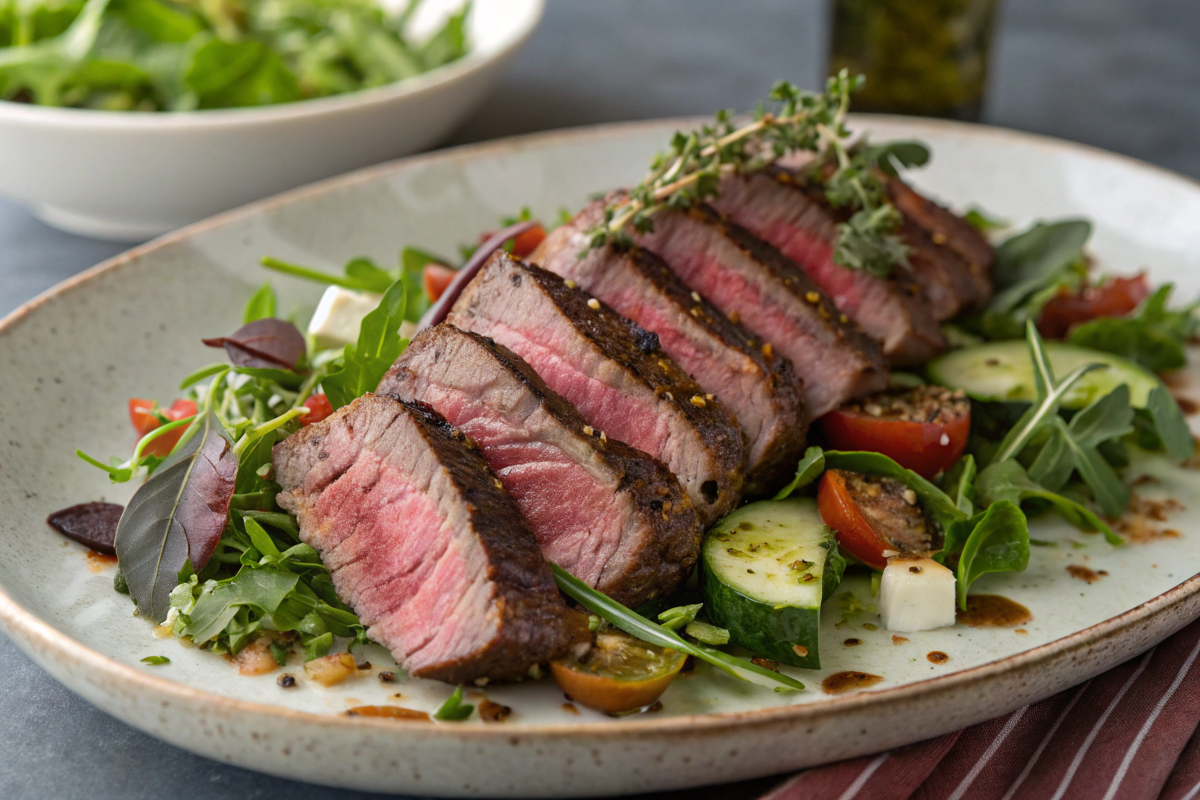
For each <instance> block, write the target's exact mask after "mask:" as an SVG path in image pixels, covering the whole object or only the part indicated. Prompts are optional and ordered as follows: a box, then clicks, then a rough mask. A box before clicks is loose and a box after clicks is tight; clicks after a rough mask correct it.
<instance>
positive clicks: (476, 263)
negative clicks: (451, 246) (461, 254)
mask: <svg viewBox="0 0 1200 800" xmlns="http://www.w3.org/2000/svg"><path fill="white" fill-rule="evenodd" d="M539 224H541V223H539V222H538V221H537V220H532V219H531V220H526V221H525V222H518V223H517V224H516V225H510V226H509V227H507V228H505V229H504V230H502V231H497V232H496V233H494V234H492V236H491V238H490V239H488V240H487V241H486V242H484V243H483V244H481V245H479V248H478V249H477V250H476V251H475V252H474V253H472V254H471V257H470V258H469V259H468V260H467V263H466V264H463V267H462V269H460V270H459V271H458V274H457V275H455V276H454V280H452V281H450V285H449V286H447V287H446V291H444V292H442V296H441V297H439V298H438V299H437V301H436V302H435V303H434V304H433V305H431V306H430V307H429V310H428V311H426V312H425V314H424V315H423V316H422V317H421V321H420V322H418V323H417V330H418V331H423V330H425V329H426V328H430V327H433V326H434V325H437V324H438V323H439V322H441V321H442V320H444V319H445V318H446V316H447V315H448V314H449V313H450V307H451V306H453V305H454V301H456V300H458V296H459V295H460V294H462V290H463V288H464V287H465V286H466V285H467V284H468V283H470V282H471V279H472V278H474V277H475V276H476V275H477V274H479V270H480V269H481V268H482V267H483V265H484V264H486V263H487V260H488V258H490V257H491V255H492V253H494V252H496V251H497V250H499V249H500V248H501V247H503V246H504V243H505V242H507V241H508V240H509V239H513V238H515V237H517V236H520V235H521V234H522V233H524V232H525V231H527V230H529V229H530V228H534V227H536V226H537V225H539Z"/></svg>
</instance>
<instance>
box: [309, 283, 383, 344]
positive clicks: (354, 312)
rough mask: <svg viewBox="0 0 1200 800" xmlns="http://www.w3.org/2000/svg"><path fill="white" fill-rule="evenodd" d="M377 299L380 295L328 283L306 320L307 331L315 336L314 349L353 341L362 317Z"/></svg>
mask: <svg viewBox="0 0 1200 800" xmlns="http://www.w3.org/2000/svg"><path fill="white" fill-rule="evenodd" d="M381 300H383V297H382V296H381V295H377V294H372V293H370V292H355V291H351V290H350V289H343V288H342V287H340V286H330V287H329V288H328V289H326V290H325V294H323V295H321V302H320V303H318V304H317V311H316V313H314V314H313V317H312V320H311V321H310V322H309V323H308V332H309V333H311V334H312V335H313V337H314V338H315V339H316V343H317V348H318V349H321V350H326V349H331V348H334V347H345V346H346V345H348V344H350V343H351V342H357V341H358V328H359V326H360V325H361V324H362V321H363V317H365V316H366V315H367V314H370V313H371V312H372V311H374V310H375V309H376V308H377V307H378V306H379V303H380V301H381Z"/></svg>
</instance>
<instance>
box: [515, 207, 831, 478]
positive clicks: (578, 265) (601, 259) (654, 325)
mask: <svg viewBox="0 0 1200 800" xmlns="http://www.w3.org/2000/svg"><path fill="white" fill-rule="evenodd" d="M603 218H604V201H603V200H600V201H596V202H595V203H593V204H592V205H591V206H589V207H588V208H587V209H585V210H584V211H583V212H582V213H581V214H579V215H578V216H577V217H575V219H574V220H572V221H571V222H569V223H567V224H565V225H562V226H560V227H559V228H557V229H556V230H555V231H554V232H553V233H551V234H550V236H549V237H547V238H546V239H545V240H544V241H543V242H542V243H541V245H540V246H539V247H538V249H537V250H536V251H534V253H533V255H532V256H530V260H531V261H534V262H536V263H538V264H540V265H541V266H543V267H545V268H546V269H548V270H550V271H551V272H555V273H557V274H558V275H560V276H562V277H563V278H566V279H568V280H572V281H574V282H575V283H577V284H578V285H579V286H580V287H582V288H583V289H584V290H585V291H587V292H588V293H590V294H592V295H594V296H596V297H598V298H599V299H600V300H602V301H604V302H605V303H607V304H608V305H610V306H612V307H613V308H614V309H616V310H617V312H618V313H620V314H622V315H624V316H625V317H627V318H629V319H631V320H633V321H634V322H636V323H637V324H638V325H641V326H642V327H643V328H645V329H646V330H648V331H652V332H653V333H656V334H658V341H659V344H661V345H662V348H663V350H665V351H666V352H667V354H668V355H670V356H671V358H673V359H675V361H676V363H678V364H679V366H681V367H683V368H684V369H685V370H687V371H688V373H690V374H691V376H692V377H693V378H695V379H696V382H697V383H698V384H700V387H701V388H702V389H703V390H704V391H705V392H706V393H710V394H713V395H715V396H716V398H717V401H718V402H719V403H720V404H721V405H722V406H724V407H725V409H726V410H728V411H729V412H730V413H731V414H733V416H734V417H736V418H737V422H738V425H739V426H740V427H741V429H742V433H743V434H744V436H745V441H746V490H747V492H748V493H751V494H763V493H766V492H769V491H772V490H775V489H778V488H779V486H781V485H782V483H783V482H784V481H786V480H787V479H788V478H790V477H791V475H792V472H793V471H794V468H795V465H796V461H797V460H798V459H799V458H800V456H801V454H802V453H803V452H804V442H805V432H806V430H807V428H808V423H807V419H806V417H805V414H804V402H803V400H802V399H801V387H800V379H799V377H798V376H797V375H796V372H795V370H793V369H792V364H791V362H790V361H788V360H787V359H786V358H784V357H783V356H781V355H779V354H777V353H776V352H775V351H774V348H773V346H772V345H770V344H766V343H765V342H764V340H762V339H759V340H757V341H756V340H755V339H754V336H753V334H751V333H750V331H748V330H746V329H745V328H743V327H742V326H741V325H737V324H735V323H733V322H730V321H729V319H728V318H726V317H725V315H724V314H722V313H721V312H720V311H718V310H717V309H716V308H715V307H714V306H713V305H712V304H711V303H709V302H708V300H706V299H705V298H704V297H701V295H700V294H699V293H698V292H695V291H692V290H691V289H689V288H688V286H687V285H686V284H685V283H684V282H683V281H681V280H680V279H679V278H678V277H676V276H675V273H673V272H672V271H671V268H670V267H669V266H667V265H666V264H665V263H663V260H662V259H661V258H659V257H658V256H656V255H654V254H653V253H651V252H649V251H647V250H645V249H643V248H640V247H634V248H624V247H617V246H611V245H610V246H607V247H602V248H597V249H595V250H591V251H590V252H588V254H587V256H586V257H583V258H580V253H581V252H583V251H584V250H586V249H587V246H588V236H587V231H588V230H590V229H591V228H593V227H595V226H596V225H597V224H598V223H599V222H601V221H602V220H603Z"/></svg>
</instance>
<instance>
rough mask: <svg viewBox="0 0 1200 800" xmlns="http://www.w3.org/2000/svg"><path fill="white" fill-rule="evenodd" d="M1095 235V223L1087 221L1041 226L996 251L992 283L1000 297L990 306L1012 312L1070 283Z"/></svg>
mask: <svg viewBox="0 0 1200 800" xmlns="http://www.w3.org/2000/svg"><path fill="white" fill-rule="evenodd" d="M1091 235H1092V223H1090V222H1088V221H1087V220H1084V219H1071V220H1062V221H1060V222H1053V223H1044V222H1038V223H1036V224H1035V225H1034V226H1033V227H1032V228H1030V229H1029V230H1027V231H1025V232H1023V233H1019V234H1017V235H1016V236H1013V237H1011V238H1009V239H1007V240H1005V241H1004V242H1003V243H1001V244H1000V246H999V247H997V248H996V263H995V266H994V267H993V268H992V280H993V282H994V283H995V285H996V289H997V292H996V295H995V297H994V298H993V299H992V302H991V304H990V306H989V308H990V309H992V310H994V311H1001V312H1008V311H1012V310H1014V309H1015V308H1017V307H1018V306H1019V305H1021V303H1022V301H1025V300H1027V299H1028V298H1029V297H1030V296H1031V295H1033V294H1034V293H1035V292H1038V291H1039V290H1042V289H1046V288H1048V287H1052V286H1054V285H1055V284H1056V283H1058V282H1060V281H1063V280H1064V279H1066V275H1067V273H1068V271H1069V270H1070V269H1071V268H1072V267H1074V266H1075V265H1077V264H1079V263H1081V260H1082V258H1083V247H1084V245H1085V244H1087V241H1088V239H1089V238H1091Z"/></svg>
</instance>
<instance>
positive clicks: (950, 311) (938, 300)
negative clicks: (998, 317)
mask: <svg viewBox="0 0 1200 800" xmlns="http://www.w3.org/2000/svg"><path fill="white" fill-rule="evenodd" d="M900 238H901V239H902V240H903V241H904V244H905V245H907V246H908V263H909V265H910V267H911V268H912V273H913V278H914V279H915V280H916V282H917V285H918V286H920V287H921V294H922V296H923V297H924V298H925V300H926V301H927V302H928V303H929V307H930V309H931V310H932V311H933V316H934V319H936V320H937V321H938V322H945V321H946V320H948V319H953V318H954V317H956V316H958V315H959V314H960V313H962V312H963V311H966V310H967V309H969V308H973V307H975V306H977V305H979V304H980V303H981V302H982V301H983V300H985V299H986V298H987V296H988V295H990V294H991V286H990V283H988V282H985V283H982V284H981V283H980V282H979V280H978V278H979V277H980V276H979V275H978V274H973V273H972V272H971V270H970V269H968V268H967V262H966V261H964V260H963V259H962V256H960V255H959V254H958V253H956V252H954V251H953V250H951V249H950V248H948V247H944V246H940V245H938V244H937V243H936V241H935V239H934V235H933V234H930V233H929V231H927V230H925V229H924V228H922V227H921V226H920V225H918V224H917V223H916V222H915V221H914V220H913V219H911V218H909V217H905V219H904V222H903V223H902V224H901V227H900Z"/></svg>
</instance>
